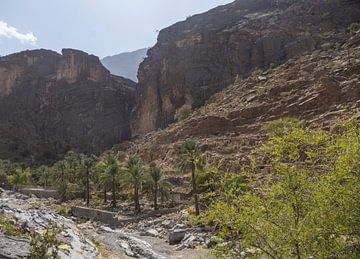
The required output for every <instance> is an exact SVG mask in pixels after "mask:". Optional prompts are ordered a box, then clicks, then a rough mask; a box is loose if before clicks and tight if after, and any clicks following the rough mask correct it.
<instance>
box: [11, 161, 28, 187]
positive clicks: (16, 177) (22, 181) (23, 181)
mask: <svg viewBox="0 0 360 259" xmlns="http://www.w3.org/2000/svg"><path fill="white" fill-rule="evenodd" d="M7 180H8V182H9V183H10V184H12V185H13V186H14V187H15V188H18V186H19V185H28V184H30V182H31V169H30V168H29V167H28V168H26V169H25V170H24V169H23V168H22V167H21V166H17V167H16V168H15V171H14V173H13V174H12V175H10V176H8V178H7Z"/></svg>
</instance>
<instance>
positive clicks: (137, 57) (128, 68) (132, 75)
mask: <svg viewBox="0 0 360 259" xmlns="http://www.w3.org/2000/svg"><path fill="white" fill-rule="evenodd" d="M147 51H148V48H144V49H139V50H136V51H132V52H125V53H121V54H118V55H114V56H108V57H105V58H103V59H101V62H102V63H103V65H104V66H105V67H106V68H107V69H108V70H110V72H111V74H114V75H118V76H123V77H125V78H129V79H131V80H133V81H134V82H137V81H138V78H137V73H138V69H139V65H140V63H141V62H142V61H143V60H144V58H145V57H146V52H147Z"/></svg>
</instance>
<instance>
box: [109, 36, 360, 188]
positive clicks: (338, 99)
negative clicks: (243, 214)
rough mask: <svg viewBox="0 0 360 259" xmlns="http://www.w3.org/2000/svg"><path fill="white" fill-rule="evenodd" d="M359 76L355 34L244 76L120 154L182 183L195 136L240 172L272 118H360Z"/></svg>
mask: <svg viewBox="0 0 360 259" xmlns="http://www.w3.org/2000/svg"><path fill="white" fill-rule="evenodd" d="M333 43H336V42H333ZM359 71H360V32H359V33H357V34H356V35H354V36H350V35H348V39H347V40H346V41H345V43H342V42H341V43H339V42H338V44H333V46H332V47H328V46H327V45H324V47H323V48H321V49H320V50H317V51H314V52H313V53H309V54H307V55H302V56H301V57H299V58H295V59H292V60H289V61H287V62H285V63H284V64H282V65H280V66H278V67H277V68H275V69H272V70H269V71H265V72H263V73H261V74H259V73H258V72H254V73H253V74H251V75H250V76H249V77H247V78H246V79H237V80H236V81H235V82H234V83H233V84H231V85H229V86H228V87H226V88H225V89H223V90H222V91H220V92H219V93H216V94H214V95H213V96H212V97H211V98H210V99H209V100H208V101H207V105H206V106H204V107H201V108H200V109H197V110H196V111H194V112H193V113H192V114H191V115H190V116H189V117H188V118H186V119H184V120H181V121H179V122H177V123H173V124H171V125H170V126H169V127H167V128H166V129H163V130H159V131H153V132H151V133H148V134H146V135H143V136H139V137H138V138H136V139H134V140H133V141H132V142H124V143H122V144H120V145H118V146H116V147H115V148H114V153H116V152H117V151H118V150H122V151H124V150H125V151H126V152H128V153H130V154H131V153H132V154H137V155H139V156H141V158H142V159H143V161H145V162H152V161H154V160H155V161H156V162H157V164H159V165H161V167H162V169H163V170H164V171H166V172H167V173H168V175H169V176H171V177H174V176H176V175H177V176H178V177H179V178H180V179H182V178H186V176H184V174H182V173H181V172H179V170H178V168H176V165H177V164H178V157H179V152H180V147H181V145H182V144H183V143H184V141H185V140H187V139H193V140H196V141H197V142H198V143H200V145H201V150H202V151H204V152H206V153H207V155H208V157H209V158H211V159H214V160H215V161H222V165H223V166H224V169H225V170H224V171H227V170H229V171H230V172H240V171H241V170H242V166H243V165H244V164H245V163H247V162H250V161H249V154H250V152H251V151H252V150H253V148H254V147H256V146H259V144H261V142H262V141H264V140H265V139H266V138H267V137H266V132H265V131H264V130H263V129H262V127H263V126H264V124H265V123H266V122H268V121H272V120H275V119H279V118H284V117H294V118H298V119H301V120H302V121H303V122H304V123H305V124H306V125H307V126H311V127H315V128H326V129H329V128H333V127H334V126H335V125H336V124H337V123H338V122H339V121H342V120H348V119H350V118H353V119H357V120H359V121H360V73H359ZM334 130H336V128H335V129H334ZM260 163H262V162H260ZM264 170H266V168H264ZM183 186H186V184H184V185H183ZM187 186H191V184H190V183H188V185H187ZM189 191H190V190H189Z"/></svg>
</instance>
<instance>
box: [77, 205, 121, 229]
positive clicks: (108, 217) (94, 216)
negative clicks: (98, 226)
mask: <svg viewBox="0 0 360 259" xmlns="http://www.w3.org/2000/svg"><path fill="white" fill-rule="evenodd" d="M71 214H72V215H73V216H75V217H79V218H85V219H90V220H93V221H100V222H102V223H104V224H107V225H110V226H112V227H117V226H118V225H119V224H120V222H119V220H118V219H117V218H115V216H116V213H114V212H110V211H104V210H97V209H90V208H84V207H78V206H72V207H71Z"/></svg>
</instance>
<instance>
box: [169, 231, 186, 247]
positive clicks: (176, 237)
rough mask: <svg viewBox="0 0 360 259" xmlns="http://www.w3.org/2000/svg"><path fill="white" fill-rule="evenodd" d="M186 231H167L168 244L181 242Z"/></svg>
mask: <svg viewBox="0 0 360 259" xmlns="http://www.w3.org/2000/svg"><path fill="white" fill-rule="evenodd" d="M185 234H186V229H181V228H180V229H178V228H175V229H172V230H170V231H169V244H170V245H175V244H178V243H180V242H181V240H183V238H184V237H185Z"/></svg>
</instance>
